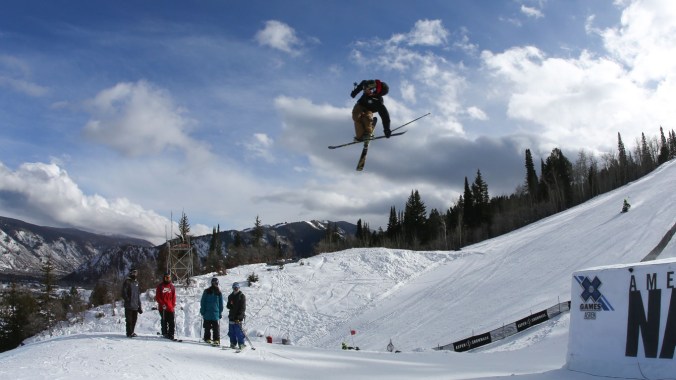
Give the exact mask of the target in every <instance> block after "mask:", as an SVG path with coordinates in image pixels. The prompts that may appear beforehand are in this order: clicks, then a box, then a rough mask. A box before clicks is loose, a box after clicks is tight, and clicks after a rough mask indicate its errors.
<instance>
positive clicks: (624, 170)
mask: <svg viewBox="0 0 676 380" xmlns="http://www.w3.org/2000/svg"><path fill="white" fill-rule="evenodd" d="M617 152H618V159H619V165H620V168H619V176H620V184H622V185H624V184H626V183H627V182H629V160H628V159H627V150H626V149H625V148H624V143H622V136H621V135H620V132H617Z"/></svg>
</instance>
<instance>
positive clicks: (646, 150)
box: [639, 132, 655, 174]
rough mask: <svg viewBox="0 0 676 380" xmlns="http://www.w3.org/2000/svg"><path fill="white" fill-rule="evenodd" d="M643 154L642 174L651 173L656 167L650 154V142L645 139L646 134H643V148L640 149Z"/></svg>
mask: <svg viewBox="0 0 676 380" xmlns="http://www.w3.org/2000/svg"><path fill="white" fill-rule="evenodd" d="M639 149H640V152H641V169H642V174H647V173H650V172H651V171H652V170H653V168H654V167H655V163H654V162H653V157H652V154H651V152H650V146H649V145H648V140H647V139H646V137H645V133H643V132H641V147H640V148H639Z"/></svg>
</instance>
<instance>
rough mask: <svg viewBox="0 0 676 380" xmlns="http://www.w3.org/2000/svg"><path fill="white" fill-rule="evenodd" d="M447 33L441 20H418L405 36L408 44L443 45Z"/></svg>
mask: <svg viewBox="0 0 676 380" xmlns="http://www.w3.org/2000/svg"><path fill="white" fill-rule="evenodd" d="M448 34H449V33H448V31H447V30H446V29H445V28H444V26H443V25H442V23H441V20H418V21H416V23H415V25H414V26H413V30H411V32H409V34H408V35H407V36H406V41H407V44H408V45H426V46H438V45H445V44H446V41H447V38H448Z"/></svg>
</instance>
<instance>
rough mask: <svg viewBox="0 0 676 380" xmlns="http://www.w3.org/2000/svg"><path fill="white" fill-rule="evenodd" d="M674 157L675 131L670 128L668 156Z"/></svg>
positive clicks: (675, 148) (675, 151) (675, 152)
mask: <svg viewBox="0 0 676 380" xmlns="http://www.w3.org/2000/svg"><path fill="white" fill-rule="evenodd" d="M674 157H676V133H674V130H673V129H672V130H671V132H669V158H674Z"/></svg>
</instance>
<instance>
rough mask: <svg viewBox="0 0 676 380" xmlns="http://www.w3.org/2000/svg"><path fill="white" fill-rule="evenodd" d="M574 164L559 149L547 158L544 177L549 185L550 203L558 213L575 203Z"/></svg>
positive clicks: (554, 150) (543, 172) (555, 149)
mask: <svg viewBox="0 0 676 380" xmlns="http://www.w3.org/2000/svg"><path fill="white" fill-rule="evenodd" d="M572 172H573V169H572V164H571V163H570V161H568V159H567V158H566V157H565V156H564V155H563V152H561V150H560V149H559V148H554V149H553V150H552V153H551V154H550V155H549V157H547V161H546V162H545V166H544V168H543V171H542V176H543V178H544V180H545V183H546V185H547V189H548V194H549V195H550V199H549V200H550V202H553V204H554V206H555V207H556V211H562V210H565V209H566V208H568V207H570V205H571V204H572V201H573V187H572V182H573V181H572Z"/></svg>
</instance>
